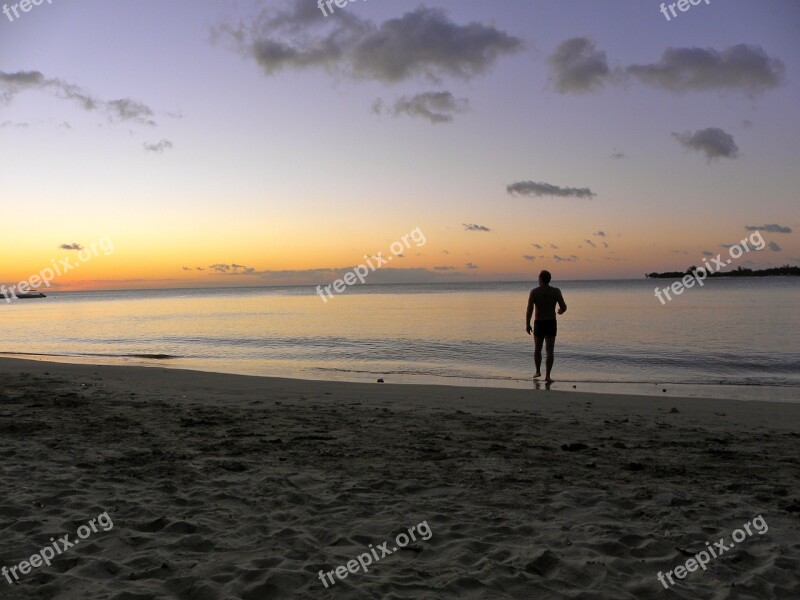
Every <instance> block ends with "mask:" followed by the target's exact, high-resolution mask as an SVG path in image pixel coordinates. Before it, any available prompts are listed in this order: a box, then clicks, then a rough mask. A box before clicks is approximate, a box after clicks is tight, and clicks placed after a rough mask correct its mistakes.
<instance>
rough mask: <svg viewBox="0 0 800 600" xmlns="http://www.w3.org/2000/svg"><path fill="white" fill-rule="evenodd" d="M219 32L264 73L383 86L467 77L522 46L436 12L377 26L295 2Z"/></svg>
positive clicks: (504, 35)
mask: <svg viewBox="0 0 800 600" xmlns="http://www.w3.org/2000/svg"><path fill="white" fill-rule="evenodd" d="M309 30H311V32H310V31H309ZM220 35H223V36H225V37H227V38H228V39H229V40H231V41H232V42H233V43H234V46H235V47H236V49H237V50H238V51H240V52H242V53H243V54H245V55H247V56H251V57H252V58H253V59H255V61H256V62H257V63H258V65H259V66H260V67H261V68H262V70H263V71H264V72H265V73H266V74H267V75H272V74H273V73H276V72H278V71H282V70H298V69H323V70H326V71H329V72H339V73H343V74H346V75H349V76H351V77H354V78H357V79H369V80H377V81H385V82H398V81H404V80H408V79H412V78H417V77H422V78H424V79H427V80H431V81H438V80H439V79H440V78H441V77H442V76H445V75H450V76H456V77H459V78H463V79H468V78H470V77H473V76H476V75H480V74H481V73H483V72H485V71H486V70H487V69H488V68H489V67H491V66H492V65H493V64H494V63H495V62H496V61H497V59H498V58H500V57H501V56H503V55H507V54H513V53H515V52H519V51H520V50H522V47H523V43H522V40H520V39H519V38H516V37H514V36H511V35H509V34H507V33H505V32H503V31H500V30H499V29H496V28H495V27H491V26H486V25H482V24H480V23H468V24H466V25H460V24H457V23H455V22H453V21H452V20H450V19H449V18H448V16H447V15H446V13H445V12H444V11H442V10H440V9H434V8H426V7H419V8H417V9H415V10H413V11H410V12H407V13H406V14H404V15H403V16H402V17H399V18H394V19H389V20H387V21H384V22H383V23H380V24H377V23H373V22H372V21H367V20H364V19H360V18H358V17H356V16H355V15H354V14H353V13H344V12H342V13H339V14H337V15H336V18H335V19H324V18H320V15H319V11H318V10H317V8H316V5H315V4H314V3H312V2H296V1H295V2H293V3H291V4H289V5H287V6H286V8H284V9H280V10H277V11H275V10H271V9H264V11H262V13H261V14H260V15H259V17H258V18H256V19H255V20H254V22H253V24H252V25H247V26H245V25H240V26H238V27H231V26H228V25H224V26H221V27H219V28H217V29H216V31H215V32H214V37H215V38H217V37H219V36H220Z"/></svg>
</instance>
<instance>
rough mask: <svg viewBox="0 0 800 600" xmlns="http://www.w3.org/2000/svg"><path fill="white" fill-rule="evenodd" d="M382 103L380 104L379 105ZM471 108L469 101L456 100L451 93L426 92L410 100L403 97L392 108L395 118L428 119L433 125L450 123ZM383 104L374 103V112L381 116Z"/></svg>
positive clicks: (464, 99) (379, 100) (463, 99)
mask: <svg viewBox="0 0 800 600" xmlns="http://www.w3.org/2000/svg"><path fill="white" fill-rule="evenodd" d="M378 102H380V103H378ZM468 108H469V100H467V99H466V98H461V99H456V98H455V97H454V96H453V94H451V93H450V92H424V93H422V94H417V95H415V96H412V97H411V98H408V97H406V96H403V97H401V98H398V99H397V101H395V103H394V106H393V107H392V114H394V116H399V115H406V116H409V117H417V118H422V119H427V120H428V121H430V122H431V123H434V124H437V123H450V122H451V121H452V120H453V117H454V116H455V115H456V114H458V113H462V112H464V111H466V110H467V109H468ZM382 109H383V102H382V101H381V99H380V98H378V101H376V103H373V112H376V113H377V114H380V112H381V111H382Z"/></svg>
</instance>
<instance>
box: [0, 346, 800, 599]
mask: <svg viewBox="0 0 800 600" xmlns="http://www.w3.org/2000/svg"><path fill="white" fill-rule="evenodd" d="M673 407H675V408H677V411H678V412H671V409H672V408H673ZM798 424H800V404H775V403H763V402H750V403H748V402H740V401H732V400H688V399H687V400H682V399H674V398H670V399H661V398H649V397H635V396H618V397H614V396H610V395H601V394H586V393H564V392H554V391H553V392H550V391H544V390H542V391H534V390H531V391H525V390H496V389H486V388H480V389H476V388H456V387H437V386H411V385H406V386H397V385H389V384H385V385H379V384H371V385H370V384H348V383H330V382H319V381H298V380H287V379H267V378H253V377H242V376H233V375H218V374H208V373H198V372H191V371H177V370H166V369H160V368H150V369H147V368H132V367H96V366H85V365H83V366H81V365H64V364H54V363H45V362H35V361H23V360H14V359H0V460H1V461H2V462H1V463H0V465H2V466H1V467H0V486H1V489H2V499H1V500H0V530H1V531H0V533H1V534H2V538H0V566H2V565H5V566H6V567H7V568H10V567H12V566H14V565H17V564H18V563H19V562H20V561H22V560H25V559H27V558H29V557H30V556H31V555H32V554H33V553H35V552H37V551H38V550H39V549H40V548H42V547H44V546H45V545H47V544H49V543H50V542H49V539H50V538H51V537H62V536H64V535H65V534H69V535H70V539H71V540H74V539H75V532H76V530H77V528H78V527H79V526H80V525H83V524H85V523H86V522H87V521H88V520H89V519H91V518H92V517H95V516H96V515H98V514H99V513H102V512H104V511H107V512H108V514H109V515H110V517H111V519H112V520H113V524H114V527H113V529H111V530H110V531H108V532H104V531H102V530H99V531H98V532H97V533H92V534H91V536H90V537H89V538H87V539H86V540H84V541H83V542H82V543H81V544H80V545H78V546H76V547H74V548H71V549H68V550H66V551H65V552H64V554H62V555H61V556H59V557H57V558H56V559H55V561H54V562H53V564H52V566H50V567H47V566H43V567H41V568H38V569H34V570H33V572H32V573H30V574H28V575H24V576H22V577H21V579H20V581H19V582H17V583H14V584H13V585H11V584H9V583H8V582H7V581H6V580H5V579H0V598H2V599H4V600H5V599H9V600H15V599H17V598H20V599H21V598H42V599H70V600H95V599H98V600H99V599H115V600H139V599H141V600H144V599H156V598H158V599H162V598H179V599H185V600H215V599H224V600H237V599H244V600H264V599H269V598H348V599H349V598H354V599H359V598H396V599H399V598H424V599H439V598H489V599H492V598H515V599H517V598H531V599H534V598H535V599H537V600H547V599H549V598H575V599H587V600H588V599H614V600H617V599H627V598H631V599H633V598H636V599H641V598H663V599H665V600H666V599H670V598H687V599H688V598H691V599H714V600H722V599H727V598H731V599H741V600H744V599H770V598H785V599H787V600H797V599H798V598H800V583H799V578H800V489H799V488H798V486H799V485H800V484H798V481H800V458H799V455H798V449H800V434H798V431H799V430H800V429H799V428H798ZM757 515H762V516H763V518H764V520H765V521H766V523H767V524H768V526H769V531H768V532H767V533H765V534H763V535H758V534H755V535H753V536H752V537H748V538H747V539H746V540H745V541H743V542H742V543H741V544H737V546H736V547H735V548H732V549H731V550H730V551H729V552H728V553H726V554H724V555H723V556H720V557H718V558H717V559H716V560H713V561H712V562H711V563H710V564H709V566H708V570H707V571H705V572H703V571H698V572H694V573H691V574H689V575H688V577H686V579H684V580H683V581H682V582H678V583H677V584H676V585H675V586H672V587H671V588H670V589H669V590H665V589H664V588H663V587H662V585H661V584H660V583H659V582H658V580H657V579H656V574H657V573H658V572H659V571H667V570H669V569H673V568H674V567H675V566H677V565H680V564H683V563H684V562H685V561H686V559H687V556H688V553H697V552H699V551H700V550H703V549H705V542H706V541H712V542H713V541H715V540H718V539H719V538H721V537H725V538H726V540H729V539H730V535H731V532H732V531H733V530H734V529H736V528H737V527H741V526H742V524H743V523H745V522H748V521H750V520H752V519H753V518H754V517H756V516H757ZM422 521H425V522H427V524H428V525H429V527H430V529H431V531H432V533H433V535H432V537H430V539H428V540H426V541H425V540H420V539H418V540H416V541H414V542H412V543H411V545H410V546H409V547H408V548H406V549H403V550H398V551H397V552H396V553H392V554H391V555H389V556H385V557H383V558H382V559H381V560H380V561H379V562H377V563H376V564H374V565H372V566H371V567H370V570H369V572H367V573H364V572H361V571H359V572H358V573H356V574H350V575H349V576H348V577H347V578H346V579H344V580H339V579H338V578H337V579H336V581H337V583H336V584H335V585H330V586H329V588H328V589H326V588H325V587H324V585H323V584H322V582H321V581H320V579H319V578H318V572H319V571H320V570H324V571H326V572H327V571H331V570H333V569H335V568H336V567H337V566H339V565H344V564H346V563H347V562H348V561H350V560H352V559H354V558H356V557H357V556H358V555H359V554H361V553H363V552H365V550H366V549H367V546H368V544H373V546H375V547H377V546H379V545H380V544H382V543H383V542H384V541H389V542H390V544H389V546H388V547H389V548H392V547H394V546H395V543H394V536H395V535H396V534H397V533H398V532H400V531H403V530H405V529H406V528H408V527H410V526H412V525H416V524H418V523H420V522H422ZM12 579H13V578H12Z"/></svg>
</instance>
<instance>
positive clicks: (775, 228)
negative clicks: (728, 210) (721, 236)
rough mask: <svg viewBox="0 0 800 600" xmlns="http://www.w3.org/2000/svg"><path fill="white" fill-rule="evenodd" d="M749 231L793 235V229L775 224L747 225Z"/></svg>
mask: <svg viewBox="0 0 800 600" xmlns="http://www.w3.org/2000/svg"><path fill="white" fill-rule="evenodd" d="M744 228H745V229H746V230H747V231H766V232H767V233H792V228H791V227H784V226H783V225H778V224H777V223H773V224H772V225H745V226H744Z"/></svg>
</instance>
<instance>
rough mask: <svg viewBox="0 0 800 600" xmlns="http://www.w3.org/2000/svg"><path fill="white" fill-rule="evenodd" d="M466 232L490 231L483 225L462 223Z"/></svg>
mask: <svg viewBox="0 0 800 600" xmlns="http://www.w3.org/2000/svg"><path fill="white" fill-rule="evenodd" d="M463 225H464V229H465V230H466V231H491V229H489V228H488V227H486V226H485V225H476V224H475V223H463Z"/></svg>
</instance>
